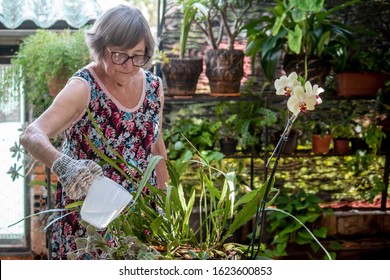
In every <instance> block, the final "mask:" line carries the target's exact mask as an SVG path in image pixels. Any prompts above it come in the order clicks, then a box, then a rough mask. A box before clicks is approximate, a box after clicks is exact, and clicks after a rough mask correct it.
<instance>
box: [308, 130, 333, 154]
mask: <svg viewBox="0 0 390 280" xmlns="http://www.w3.org/2000/svg"><path fill="white" fill-rule="evenodd" d="M331 140H332V137H331V136H330V135H329V134H325V135H323V136H321V135H317V134H314V135H312V151H313V153H315V154H327V153H329V149H330V142H331Z"/></svg>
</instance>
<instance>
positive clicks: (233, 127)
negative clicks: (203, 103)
mask: <svg viewBox="0 0 390 280" xmlns="http://www.w3.org/2000/svg"><path fill="white" fill-rule="evenodd" d="M215 116H216V120H217V122H218V123H219V124H220V129H219V131H218V135H219V144H220V147H221V152H222V153H224V154H225V155H232V154H234V153H235V152H236V149H237V145H238V140H239V130H238V127H237V118H238V112H237V107H236V106H235V103H231V102H228V101H222V102H220V103H219V104H217V106H216V108H215Z"/></svg>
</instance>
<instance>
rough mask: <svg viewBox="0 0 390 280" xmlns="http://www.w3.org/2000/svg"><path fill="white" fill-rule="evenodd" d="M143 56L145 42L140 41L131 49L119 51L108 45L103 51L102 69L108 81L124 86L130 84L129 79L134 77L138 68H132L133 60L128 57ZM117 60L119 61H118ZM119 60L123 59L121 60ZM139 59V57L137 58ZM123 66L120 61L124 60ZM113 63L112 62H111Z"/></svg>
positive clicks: (118, 48)
mask: <svg viewBox="0 0 390 280" xmlns="http://www.w3.org/2000/svg"><path fill="white" fill-rule="evenodd" d="M126 55H127V56H130V57H133V56H142V55H145V42H144V41H143V40H142V41H141V42H140V43H138V45H136V46H135V47H134V48H132V49H126V50H124V49H121V48H120V47H117V46H113V45H109V46H107V47H106V48H105V50H104V59H103V69H104V71H105V73H106V75H107V76H108V78H109V79H111V80H113V81H114V82H115V83H117V84H119V85H126V84H127V83H129V82H130V80H131V77H133V76H135V75H136V74H137V73H138V71H139V70H140V67H137V66H134V64H133V60H132V59H131V58H130V59H127V58H128V57H127V56H126ZM118 58H119V59H118ZM121 58H125V59H122V60H121ZM138 58H139V57H138ZM126 59H127V61H125V62H124V63H123V64H115V63H114V62H116V63H121V61H124V60H126ZM113 61H114V62H113Z"/></svg>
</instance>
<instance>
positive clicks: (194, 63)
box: [161, 58, 203, 96]
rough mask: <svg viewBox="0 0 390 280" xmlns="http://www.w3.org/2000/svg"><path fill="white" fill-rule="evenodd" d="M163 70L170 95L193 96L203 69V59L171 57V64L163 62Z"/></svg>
mask: <svg viewBox="0 0 390 280" xmlns="http://www.w3.org/2000/svg"><path fill="white" fill-rule="evenodd" d="M161 70H162V72H163V77H164V79H165V81H166V83H167V90H168V93H167V94H168V95H171V96H192V95H194V94H195V92H196V86H197V83H198V79H199V76H200V73H202V71H203V59H202V58H185V59H179V58H169V64H163V66H162V68H161Z"/></svg>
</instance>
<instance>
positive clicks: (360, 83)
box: [335, 73, 390, 97]
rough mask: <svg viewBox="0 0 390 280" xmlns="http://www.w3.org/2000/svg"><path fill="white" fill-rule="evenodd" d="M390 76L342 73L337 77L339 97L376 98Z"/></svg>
mask: <svg viewBox="0 0 390 280" xmlns="http://www.w3.org/2000/svg"><path fill="white" fill-rule="evenodd" d="M389 77H390V76H389V75H387V74H383V73H340V74H337V75H336V78H335V80H336V90H337V94H338V95H339V96H362V97H363V96H373V97H374V96H376V94H377V92H378V89H380V88H383V87H384V86H385V82H386V81H387V80H388V79H389Z"/></svg>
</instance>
